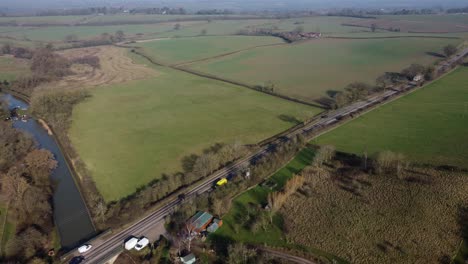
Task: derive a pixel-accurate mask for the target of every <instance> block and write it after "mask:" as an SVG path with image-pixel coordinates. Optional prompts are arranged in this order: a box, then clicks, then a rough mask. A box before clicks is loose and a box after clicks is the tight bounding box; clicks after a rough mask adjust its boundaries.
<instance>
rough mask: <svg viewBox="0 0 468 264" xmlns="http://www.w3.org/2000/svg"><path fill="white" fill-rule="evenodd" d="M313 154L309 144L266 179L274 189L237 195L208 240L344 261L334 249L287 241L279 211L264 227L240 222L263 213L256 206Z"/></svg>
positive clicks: (299, 171)
mask: <svg viewBox="0 0 468 264" xmlns="http://www.w3.org/2000/svg"><path fill="white" fill-rule="evenodd" d="M313 157H314V150H313V149H312V148H308V147H306V148H304V149H303V150H301V151H300V152H299V153H298V154H297V155H296V157H295V158H294V159H293V160H291V161H290V162H289V163H288V164H286V165H285V166H284V167H283V168H281V169H280V170H278V171H277V172H276V173H274V174H273V175H272V176H271V177H270V178H269V179H268V182H272V183H274V185H275V187H274V188H273V189H270V188H268V187H264V186H261V185H257V186H255V187H254V188H252V189H250V190H248V191H246V192H244V193H242V194H241V195H239V196H238V197H236V198H235V199H234V200H233V201H232V206H231V208H230V210H229V212H228V213H227V214H225V215H223V226H222V227H221V228H219V229H218V230H217V231H216V233H214V234H212V235H211V236H210V240H212V241H214V242H217V241H218V242H220V243H222V242H223V241H232V240H234V241H237V242H242V243H246V244H257V245H268V246H273V247H284V248H288V249H295V250H299V251H305V252H308V253H311V254H312V255H315V256H321V257H323V258H326V259H328V260H330V261H332V260H335V261H336V262H334V263H347V262H345V261H343V259H341V258H339V257H337V256H335V255H334V254H333V253H334V252H325V251H323V250H321V249H319V248H317V247H314V246H310V245H300V244H295V243H291V241H288V240H287V237H286V231H285V229H284V224H285V223H284V219H283V217H282V216H281V215H280V214H276V215H275V216H274V217H273V224H268V226H267V227H266V228H265V229H263V228H259V229H257V230H252V229H251V228H250V227H248V226H245V225H242V224H240V222H241V221H240V219H242V218H243V217H244V216H245V215H248V214H251V215H253V217H254V218H255V217H258V214H259V213H261V212H262V209H259V208H260V207H263V206H265V205H266V204H267V203H268V202H267V197H268V194H269V193H270V192H272V191H278V190H281V188H282V187H283V186H284V184H286V182H287V181H288V180H289V179H290V178H292V177H293V175H295V174H300V173H301V171H302V170H303V169H304V168H306V167H307V166H309V165H310V164H311V162H312V160H313ZM252 206H254V207H256V209H255V210H253V211H252V210H251V209H250V210H249V209H248V208H249V207H250V208H251V207H252ZM249 212H250V213H249ZM247 225H248V223H247Z"/></svg>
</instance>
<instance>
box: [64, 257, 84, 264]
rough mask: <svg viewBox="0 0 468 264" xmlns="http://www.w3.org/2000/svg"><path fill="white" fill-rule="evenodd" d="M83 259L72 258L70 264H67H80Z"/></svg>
mask: <svg viewBox="0 0 468 264" xmlns="http://www.w3.org/2000/svg"><path fill="white" fill-rule="evenodd" d="M84 259H85V258H84V257H83V256H76V257H73V258H72V259H71V260H70V262H68V263H69V264H80V263H81V262H83V260H84Z"/></svg>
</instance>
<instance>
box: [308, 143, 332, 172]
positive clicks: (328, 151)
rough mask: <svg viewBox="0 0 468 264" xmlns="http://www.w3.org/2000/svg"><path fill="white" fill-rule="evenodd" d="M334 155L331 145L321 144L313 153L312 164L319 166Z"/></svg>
mask: <svg viewBox="0 0 468 264" xmlns="http://www.w3.org/2000/svg"><path fill="white" fill-rule="evenodd" d="M334 156H335V147H334V146H331V145H325V146H321V147H320V148H319V150H318V151H317V153H316V154H315V157H314V160H313V164H314V166H316V167H321V166H322V165H323V164H324V163H326V162H329V161H331V160H332V159H333V157H334Z"/></svg>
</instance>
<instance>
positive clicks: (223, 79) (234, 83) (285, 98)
mask: <svg viewBox="0 0 468 264" xmlns="http://www.w3.org/2000/svg"><path fill="white" fill-rule="evenodd" d="M282 45H284V44H282ZM115 46H117V47H121V48H127V49H128V48H131V49H132V51H133V53H135V54H137V55H139V56H141V57H143V58H145V59H146V60H148V61H149V62H151V63H152V64H155V65H157V66H162V67H167V68H171V69H174V70H178V71H182V72H185V73H189V74H192V75H196V76H198V77H202V78H206V79H211V80H215V81H220V82H225V83H228V84H232V85H236V86H241V87H244V88H248V89H251V90H254V91H257V92H259V93H264V94H268V95H271V96H275V97H278V98H281V99H284V100H288V101H291V102H295V103H299V104H303V105H307V106H311V107H315V108H319V109H324V110H326V108H325V107H324V106H322V105H319V104H315V103H309V102H306V101H302V100H300V99H297V98H292V97H289V96H286V95H282V94H277V93H270V92H268V91H262V90H259V89H256V88H255V87H254V86H252V85H249V84H246V83H242V82H239V81H234V80H229V79H226V78H222V77H219V76H216V75H212V74H208V73H203V72H199V71H195V70H193V69H189V68H185V67H177V66H174V65H170V64H166V63H163V62H160V61H157V60H155V59H154V58H152V57H151V56H148V55H146V54H145V53H144V52H141V51H140V50H141V47H136V46H123V45H115Z"/></svg>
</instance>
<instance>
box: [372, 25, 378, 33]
mask: <svg viewBox="0 0 468 264" xmlns="http://www.w3.org/2000/svg"><path fill="white" fill-rule="evenodd" d="M376 29H377V25H376V24H375V23H372V24H371V31H372V32H375V30H376Z"/></svg>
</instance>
